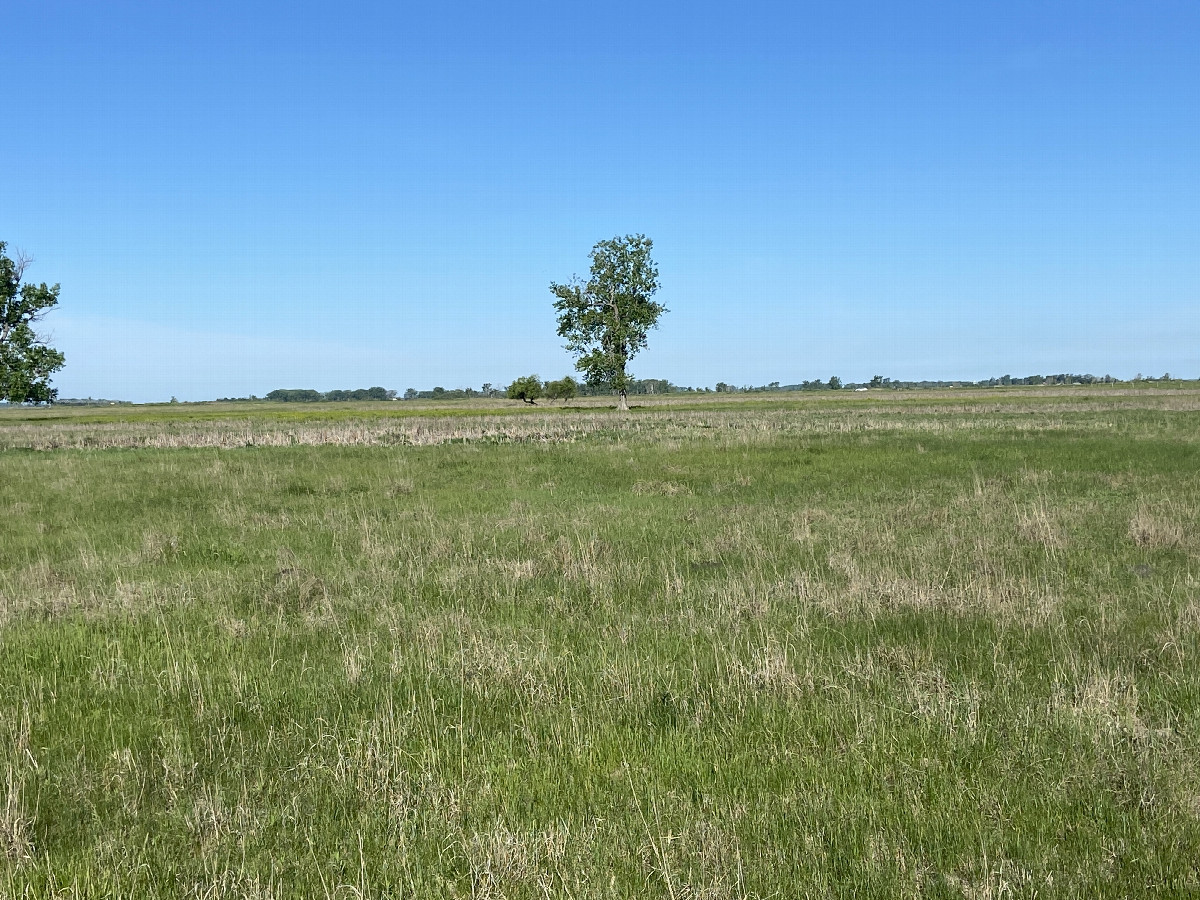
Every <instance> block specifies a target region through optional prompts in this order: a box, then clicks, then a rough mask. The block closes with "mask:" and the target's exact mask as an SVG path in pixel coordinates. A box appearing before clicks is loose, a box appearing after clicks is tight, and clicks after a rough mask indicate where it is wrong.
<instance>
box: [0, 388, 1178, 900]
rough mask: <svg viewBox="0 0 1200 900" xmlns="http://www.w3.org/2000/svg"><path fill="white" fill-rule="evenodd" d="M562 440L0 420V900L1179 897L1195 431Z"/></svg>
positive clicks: (502, 419)
mask: <svg viewBox="0 0 1200 900" xmlns="http://www.w3.org/2000/svg"><path fill="white" fill-rule="evenodd" d="M639 399H641V398H639ZM576 406H577V408H571V409H568V410H561V411H560V410H554V409H549V408H539V409H537V410H524V409H520V408H514V407H513V406H512V404H511V403H510V404H497V403H491V404H488V403H480V404H475V405H469V404H454V405H453V407H451V408H440V409H439V408H436V407H432V406H429V405H421V404H413V405H412V406H409V405H408V404H387V405H384V404H366V405H363V406H361V407H359V406H357V405H353V404H337V405H336V408H332V407H330V406H326V407H323V408H312V409H309V408H303V409H297V408H296V405H289V406H287V407H281V406H269V405H265V404H264V405H254V406H252V407H248V409H249V410H250V411H249V412H247V411H246V409H243V408H240V407H239V406H238V405H236V404H231V405H229V406H227V407H220V408H216V407H190V406H181V407H166V406H163V407H153V408H140V407H139V408H133V409H130V408H127V407H126V408H113V409H111V410H94V409H72V410H50V411H45V412H43V411H29V410H17V409H14V410H4V411H0V673H3V674H2V675H0V893H3V894H4V895H7V896H16V897H46V896H64V897H71V896H137V897H196V898H218V897H247V896H250V897H343V898H350V897H379V896H396V897H401V896H402V897H430V898H433V897H454V896H458V897H478V898H483V897H547V896H550V897H560V896H561V897H580V898H582V897H644V896H661V897H668V898H684V897H688V898H696V897H705V898H724V897H729V898H734V897H832V896H846V897H850V896H853V897H879V898H892V897H939V898H941V897H944V898H950V897H964V898H999V897H1034V896H1036V897H1043V898H1046V897H1131V896H1190V895H1195V894H1197V893H1200V528H1198V523H1200V392H1197V391H1195V390H1188V389H1183V390H1166V389H1131V388H1129V387H1128V386H1121V387H1120V388H1119V389H1116V388H1112V387H1108V386H1105V387H1102V388H1065V389H1057V390H1056V389H1043V388H1025V389H1014V390H1007V391H971V392H968V391H946V392H937V393H934V392H921V393H911V394H896V395H879V394H870V393H869V394H865V395H853V396H840V395H835V394H830V395H814V396H812V397H808V396H804V397H798V396H796V395H788V396H785V397H783V398H778V397H772V396H771V395H752V396H751V397H749V398H738V397H737V396H736V395H735V396H734V398H725V397H721V398H720V399H711V398H707V397H705V398H688V399H686V400H684V399H675V398H672V399H670V400H666V401H663V400H656V401H649V402H647V404H646V405H645V406H644V407H643V408H640V409H636V410H634V411H633V412H632V413H631V414H629V415H627V416H618V415H616V414H614V413H611V412H609V411H607V410H604V409H601V408H598V407H597V406H595V405H590V404H577V405H576ZM394 407H399V409H394Z"/></svg>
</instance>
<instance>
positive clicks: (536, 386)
mask: <svg viewBox="0 0 1200 900" xmlns="http://www.w3.org/2000/svg"><path fill="white" fill-rule="evenodd" d="M507 396H508V399H509V400H524V401H525V402H526V403H528V404H529V405H530V406H536V405H537V404H536V403H535V402H534V401H535V400H537V398H538V397H540V396H542V379H540V378H539V377H538V376H536V375H525V376H523V377H521V378H518V379H517V380H516V381H514V382H513V383H512V384H510V385H509V386H508V391H507Z"/></svg>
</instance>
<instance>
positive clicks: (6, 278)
mask: <svg viewBox="0 0 1200 900" xmlns="http://www.w3.org/2000/svg"><path fill="white" fill-rule="evenodd" d="M5 246H6V245H5V244H4V242H3V241H0V400H7V401H8V402H9V403H52V402H53V401H54V399H55V398H56V397H57V396H58V391H57V390H56V389H55V388H52V387H50V376H51V375H52V374H54V373H55V372H57V371H58V370H59V369H61V368H62V367H63V362H64V361H65V360H64V357H63V355H62V353H60V352H59V351H57V350H55V349H54V348H53V347H50V346H47V345H46V343H45V342H44V341H42V339H41V338H40V337H39V336H38V334H37V332H36V331H34V328H33V326H34V323H35V322H37V321H38V320H39V319H41V317H42V316H44V315H45V314H46V312H47V311H49V310H50V309H51V308H52V307H53V306H55V305H56V304H57V303H58V291H59V286H58V285H57V284H56V285H54V286H53V287H48V286H47V285H46V284H45V282H43V283H42V284H36V285H35V284H22V283H21V278H22V277H23V276H24V274H25V269H26V268H27V267H28V265H29V263H30V262H31V260H30V259H29V257H27V256H24V255H22V254H17V258H16V259H10V258H9V257H8V255H7V254H6V253H5Z"/></svg>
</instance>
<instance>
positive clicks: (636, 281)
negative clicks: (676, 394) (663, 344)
mask: <svg viewBox="0 0 1200 900" xmlns="http://www.w3.org/2000/svg"><path fill="white" fill-rule="evenodd" d="M653 246H654V243H653V241H651V240H650V238H648V237H646V236H645V235H644V234H632V235H626V236H625V237H619V236H618V237H614V238H612V239H610V240H606V241H599V242H598V243H597V244H596V245H595V246H594V247H593V248H592V252H591V253H590V254H589V256H590V258H591V260H592V271H591V275H590V277H589V278H588V280H587V281H586V282H583V281H580V280H579V279H578V278H574V277H573V278H572V279H571V281H570V282H568V283H567V284H557V283H551V285H550V291H551V293H553V294H554V296H555V297H557V298H558V299H557V300H555V301H554V309H555V310H556V311H557V312H558V335H559V337H564V338H566V339H567V343H566V347H567V349H568V350H569V351H571V352H572V353H573V354H575V357H576V362H575V368H576V369H578V370H579V371H580V372H581V373H583V376H584V380H585V381H586V382H587V383H588V384H589V385H590V386H593V387H601V386H603V387H607V388H608V389H610V390H613V391H616V392H617V394H618V396H619V397H620V402H619V407H620V408H621V409H628V408H629V406H628V403H627V400H626V397H627V394H628V390H629V384H630V382H631V381H632V380H633V376H632V375H631V374H630V373H629V371H628V368H627V367H628V364H629V360H630V359H632V358H633V357H634V356H635V355H636V354H637V353H638V351H640V350H642V349H644V348H645V346H646V335H647V333H648V332H649V331H650V329H651V328H655V327H657V326H658V319H659V316H661V315H662V314H663V313H665V312H667V308H666V307H665V306H663V305H662V304H661V303H656V302H654V300H652V299H651V298H652V297H653V295H654V293H655V292H656V291H657V290H658V287H659V284H658V267H657V266H656V265H655V264H654V260H653V259H651V258H650V250H651V249H652V247H653Z"/></svg>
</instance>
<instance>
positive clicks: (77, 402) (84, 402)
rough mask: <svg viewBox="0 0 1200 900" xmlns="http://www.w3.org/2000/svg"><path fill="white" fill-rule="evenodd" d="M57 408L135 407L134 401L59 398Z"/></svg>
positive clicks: (56, 401)
mask: <svg viewBox="0 0 1200 900" xmlns="http://www.w3.org/2000/svg"><path fill="white" fill-rule="evenodd" d="M54 404H55V406H133V401H132V400H105V399H104V398H103V397H59V398H58V399H57V400H55V401H54Z"/></svg>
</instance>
